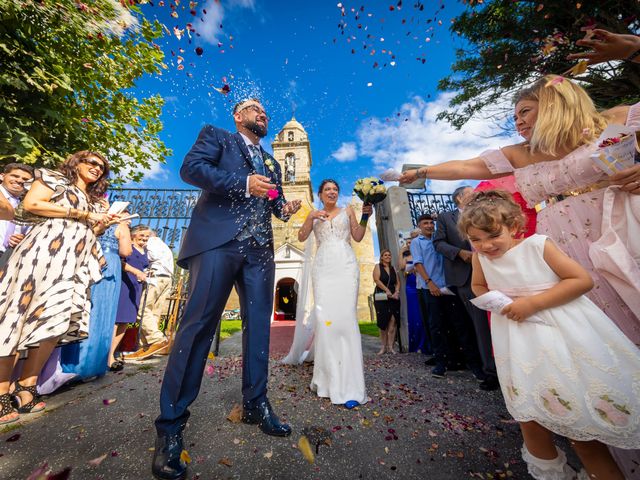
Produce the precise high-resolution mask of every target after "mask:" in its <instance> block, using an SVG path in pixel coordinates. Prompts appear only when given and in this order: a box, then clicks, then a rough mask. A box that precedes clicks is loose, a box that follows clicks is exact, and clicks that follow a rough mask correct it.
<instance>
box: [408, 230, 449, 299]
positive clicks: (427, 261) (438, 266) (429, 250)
mask: <svg viewBox="0 0 640 480" xmlns="http://www.w3.org/2000/svg"><path fill="white" fill-rule="evenodd" d="M411 256H412V257H413V264H414V265H417V264H419V263H421V264H422V265H423V266H424V269H425V270H426V271H427V276H428V277H429V278H430V279H431V280H432V281H433V283H435V284H436V286H437V287H438V288H443V287H446V286H447V284H446V282H445V280H444V258H443V257H442V255H441V254H439V253H438V252H436V249H435V248H433V242H432V241H431V239H429V238H427V237H425V236H424V235H419V236H418V237H417V238H414V239H413V241H412V242H411ZM416 288H423V289H424V288H426V289H428V288H429V287H428V286H427V282H425V280H424V278H422V276H421V275H420V274H419V273H418V270H416Z"/></svg>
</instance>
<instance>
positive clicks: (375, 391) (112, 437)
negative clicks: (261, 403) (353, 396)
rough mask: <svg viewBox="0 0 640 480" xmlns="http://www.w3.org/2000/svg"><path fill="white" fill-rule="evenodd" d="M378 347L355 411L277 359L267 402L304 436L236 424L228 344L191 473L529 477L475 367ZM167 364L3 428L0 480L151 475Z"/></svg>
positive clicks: (213, 374) (372, 344)
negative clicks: (322, 394) (309, 454)
mask: <svg viewBox="0 0 640 480" xmlns="http://www.w3.org/2000/svg"><path fill="white" fill-rule="evenodd" d="M287 328H288V329H287ZM278 329H282V330H278ZM276 332H280V333H276ZM285 335H292V329H291V327H290V326H289V327H287V326H286V325H284V324H283V325H276V326H275V327H274V335H273V338H274V350H278V351H280V352H282V353H283V354H284V352H285V351H286V349H281V348H280V347H278V345H284V344H285V343H284V340H283V338H284V336H285ZM281 336H282V340H281V338H280V337H281ZM287 346H288V345H287ZM377 349H378V339H377V338H373V337H368V336H364V337H363V351H364V352H365V353H364V355H365V378H366V382H367V389H368V394H369V395H370V396H371V399H372V400H371V402H370V403H368V404H366V405H364V406H360V407H359V408H357V409H354V410H347V409H345V408H344V407H342V406H337V405H332V404H331V403H330V402H329V401H327V400H325V399H320V398H318V397H317V396H315V395H314V394H312V393H311V392H310V391H309V389H308V385H309V382H310V380H311V375H312V369H313V367H312V366H309V365H305V366H301V367H291V366H285V365H280V364H278V363H277V362H276V361H275V360H273V361H272V364H271V371H270V379H269V389H270V391H269V396H270V399H271V402H272V404H273V406H274V408H275V410H276V412H277V413H278V414H279V415H280V416H281V417H282V418H283V419H284V420H286V421H288V422H289V423H290V424H291V425H292V427H293V429H294V433H293V435H292V436H291V437H289V438H286V439H281V438H273V437H268V436H266V435H264V434H262V433H261V432H260V431H259V430H258V428H257V427H256V426H249V425H244V424H234V423H232V422H230V421H229V420H227V416H228V414H229V412H230V411H231V409H232V407H233V406H234V404H239V403H240V402H241V394H240V386H241V359H240V356H239V355H240V351H241V335H240V334H239V333H237V334H235V335H233V336H232V337H231V338H229V339H227V340H225V341H224V342H222V344H221V350H220V356H219V357H218V358H216V359H215V360H214V361H213V362H210V363H211V364H212V365H213V369H211V370H209V369H205V373H204V378H203V383H202V389H201V392H200V396H199V397H198V399H197V401H196V402H195V403H194V404H193V406H192V416H191V419H190V421H189V423H188V427H187V429H186V431H185V448H186V449H187V450H188V453H189V456H190V457H191V464H190V473H189V477H188V478H190V479H202V480H205V479H206V480H210V479H249V478H255V479H323V480H326V479H358V478H362V479H376V480H381V479H434V480H445V479H449V480H459V479H466V478H485V479H489V478H507V477H509V478H517V479H522V478H528V477H527V475H526V473H525V472H526V469H525V466H524V464H523V463H522V461H521V460H520V455H519V448H520V445H521V439H520V435H519V432H518V428H517V425H516V424H515V423H514V422H513V421H512V420H511V418H510V417H509V415H508V413H507V411H506V409H505V408H504V404H503V401H502V397H501V395H500V393H499V392H489V393H486V392H482V391H480V390H479V389H478V388H477V382H476V381H475V380H474V378H473V377H472V376H471V374H470V373H468V372H453V373H450V374H448V375H447V377H446V378H445V379H441V380H437V379H433V378H432V377H431V376H430V375H429V374H428V370H427V369H426V368H425V366H424V363H423V361H424V358H423V357H422V356H421V355H419V354H415V353H410V354H402V355H384V356H376V355H375V351H377ZM274 356H276V355H275V352H274ZM165 362H166V358H165V357H157V358H153V359H150V360H147V361H145V362H143V363H138V364H132V363H129V364H127V365H126V367H125V369H124V371H122V372H120V373H118V374H108V375H106V376H105V377H103V378H101V379H99V380H96V381H94V382H90V383H85V384H78V385H75V386H73V387H69V388H67V389H65V390H63V391H61V392H59V393H57V394H56V395H53V396H51V397H50V398H48V399H47V402H48V410H47V412H46V413H44V414H35V415H31V416H29V415H25V416H24V419H23V421H21V422H20V423H19V424H18V425H17V426H16V427H11V429H10V431H9V429H8V428H5V430H4V431H3V432H2V433H0V478H2V479H12V480H13V479H16V480H17V479H26V478H27V477H28V476H29V475H30V474H31V473H32V472H33V471H34V469H36V468H37V467H38V466H40V465H42V464H44V463H45V462H46V463H47V464H48V465H49V467H50V468H51V469H52V470H53V472H58V471H60V470H62V469H64V468H70V469H71V470H70V478H71V479H83V480H84V479H109V480H112V479H125V480H133V479H136V480H137V479H151V475H150V473H149V467H150V462H151V455H152V453H151V449H152V448H153V443H154V435H155V434H154V429H153V419H154V417H155V416H156V415H157V414H158V393H159V388H160V383H161V379H162V374H163V371H164V364H165ZM311 427H320V428H322V429H325V430H326V431H327V432H328V433H329V434H330V435H331V441H330V445H324V444H323V445H321V446H320V447H319V450H318V454H317V455H316V457H315V462H314V463H313V464H311V463H309V462H307V461H306V460H305V459H304V457H303V456H302V454H301V452H300V451H299V449H298V447H297V444H298V440H299V439H300V437H301V434H302V432H303V429H305V428H307V429H309V428H311ZM92 463H93V465H92Z"/></svg>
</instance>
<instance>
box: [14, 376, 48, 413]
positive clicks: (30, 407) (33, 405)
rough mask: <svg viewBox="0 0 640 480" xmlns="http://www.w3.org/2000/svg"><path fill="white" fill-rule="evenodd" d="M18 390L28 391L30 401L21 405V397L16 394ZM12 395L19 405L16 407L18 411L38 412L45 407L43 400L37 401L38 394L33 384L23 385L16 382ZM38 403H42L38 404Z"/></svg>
mask: <svg viewBox="0 0 640 480" xmlns="http://www.w3.org/2000/svg"><path fill="white" fill-rule="evenodd" d="M19 392H27V393H30V394H31V397H32V398H31V401H30V402H29V403H25V404H24V405H22V399H21V398H20V395H18V393H19ZM13 395H14V396H15V397H17V398H18V404H19V405H20V406H19V407H18V413H38V412H41V411H43V410H44V409H45V408H46V404H45V403H44V402H39V401H38V398H39V397H40V396H39V395H38V391H37V388H36V386H35V385H32V386H30V387H25V386H24V385H22V384H21V383H20V382H16V389H15V390H14V392H13ZM40 404H42V405H41V406H38V405H40Z"/></svg>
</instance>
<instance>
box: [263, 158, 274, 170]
mask: <svg viewBox="0 0 640 480" xmlns="http://www.w3.org/2000/svg"><path fill="white" fill-rule="evenodd" d="M264 164H265V165H266V166H267V168H268V169H269V170H271V173H273V172H274V171H275V167H274V166H273V161H272V160H271V159H270V158H267V159H266V160H265V161H264Z"/></svg>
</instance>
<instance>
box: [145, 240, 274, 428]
mask: <svg viewBox="0 0 640 480" xmlns="http://www.w3.org/2000/svg"><path fill="white" fill-rule="evenodd" d="M187 263H188V266H189V274H190V277H189V297H188V299H187V303H186V305H185V309H184V315H183V318H182V320H181V322H180V325H179V326H178V330H177V332H176V336H175V341H174V345H173V349H172V351H171V354H170V355H169V360H168V362H167V368H166V370H165V374H164V380H163V381H162V389H161V391H160V416H159V417H158V418H157V419H156V422H155V425H156V430H157V432H158V435H172V434H176V433H178V432H180V431H182V429H183V428H184V425H185V424H186V422H187V420H188V418H189V410H188V407H189V405H190V404H191V403H192V402H193V401H194V400H195V399H196V397H197V396H198V392H199V390H200V385H201V382H202V376H203V372H204V368H205V365H206V362H207V356H208V354H209V351H210V349H211V342H212V341H213V337H214V334H215V331H216V328H217V327H218V322H219V321H220V317H221V316H222V312H223V311H224V307H225V304H226V303H227V300H228V298H229V294H230V293H231V289H232V287H233V286H234V285H235V287H236V291H237V292H238V296H239V297H240V312H241V316H242V360H243V369H242V397H243V402H244V405H245V407H247V408H253V407H254V406H255V405H257V404H258V403H259V402H260V401H263V400H264V399H266V395H267V380H268V368H269V333H270V327H271V313H272V311H273V283H274V277H275V263H274V261H273V246H272V244H271V243H269V244H267V245H266V246H261V245H259V244H258V243H257V242H256V241H255V239H254V238H253V237H251V238H248V239H246V240H242V241H239V240H235V239H234V240H231V241H229V242H228V243H226V244H224V245H222V246H220V247H217V248H214V249H212V250H209V251H206V252H203V253H201V254H199V255H195V256H193V257H191V258H189V259H187Z"/></svg>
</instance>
